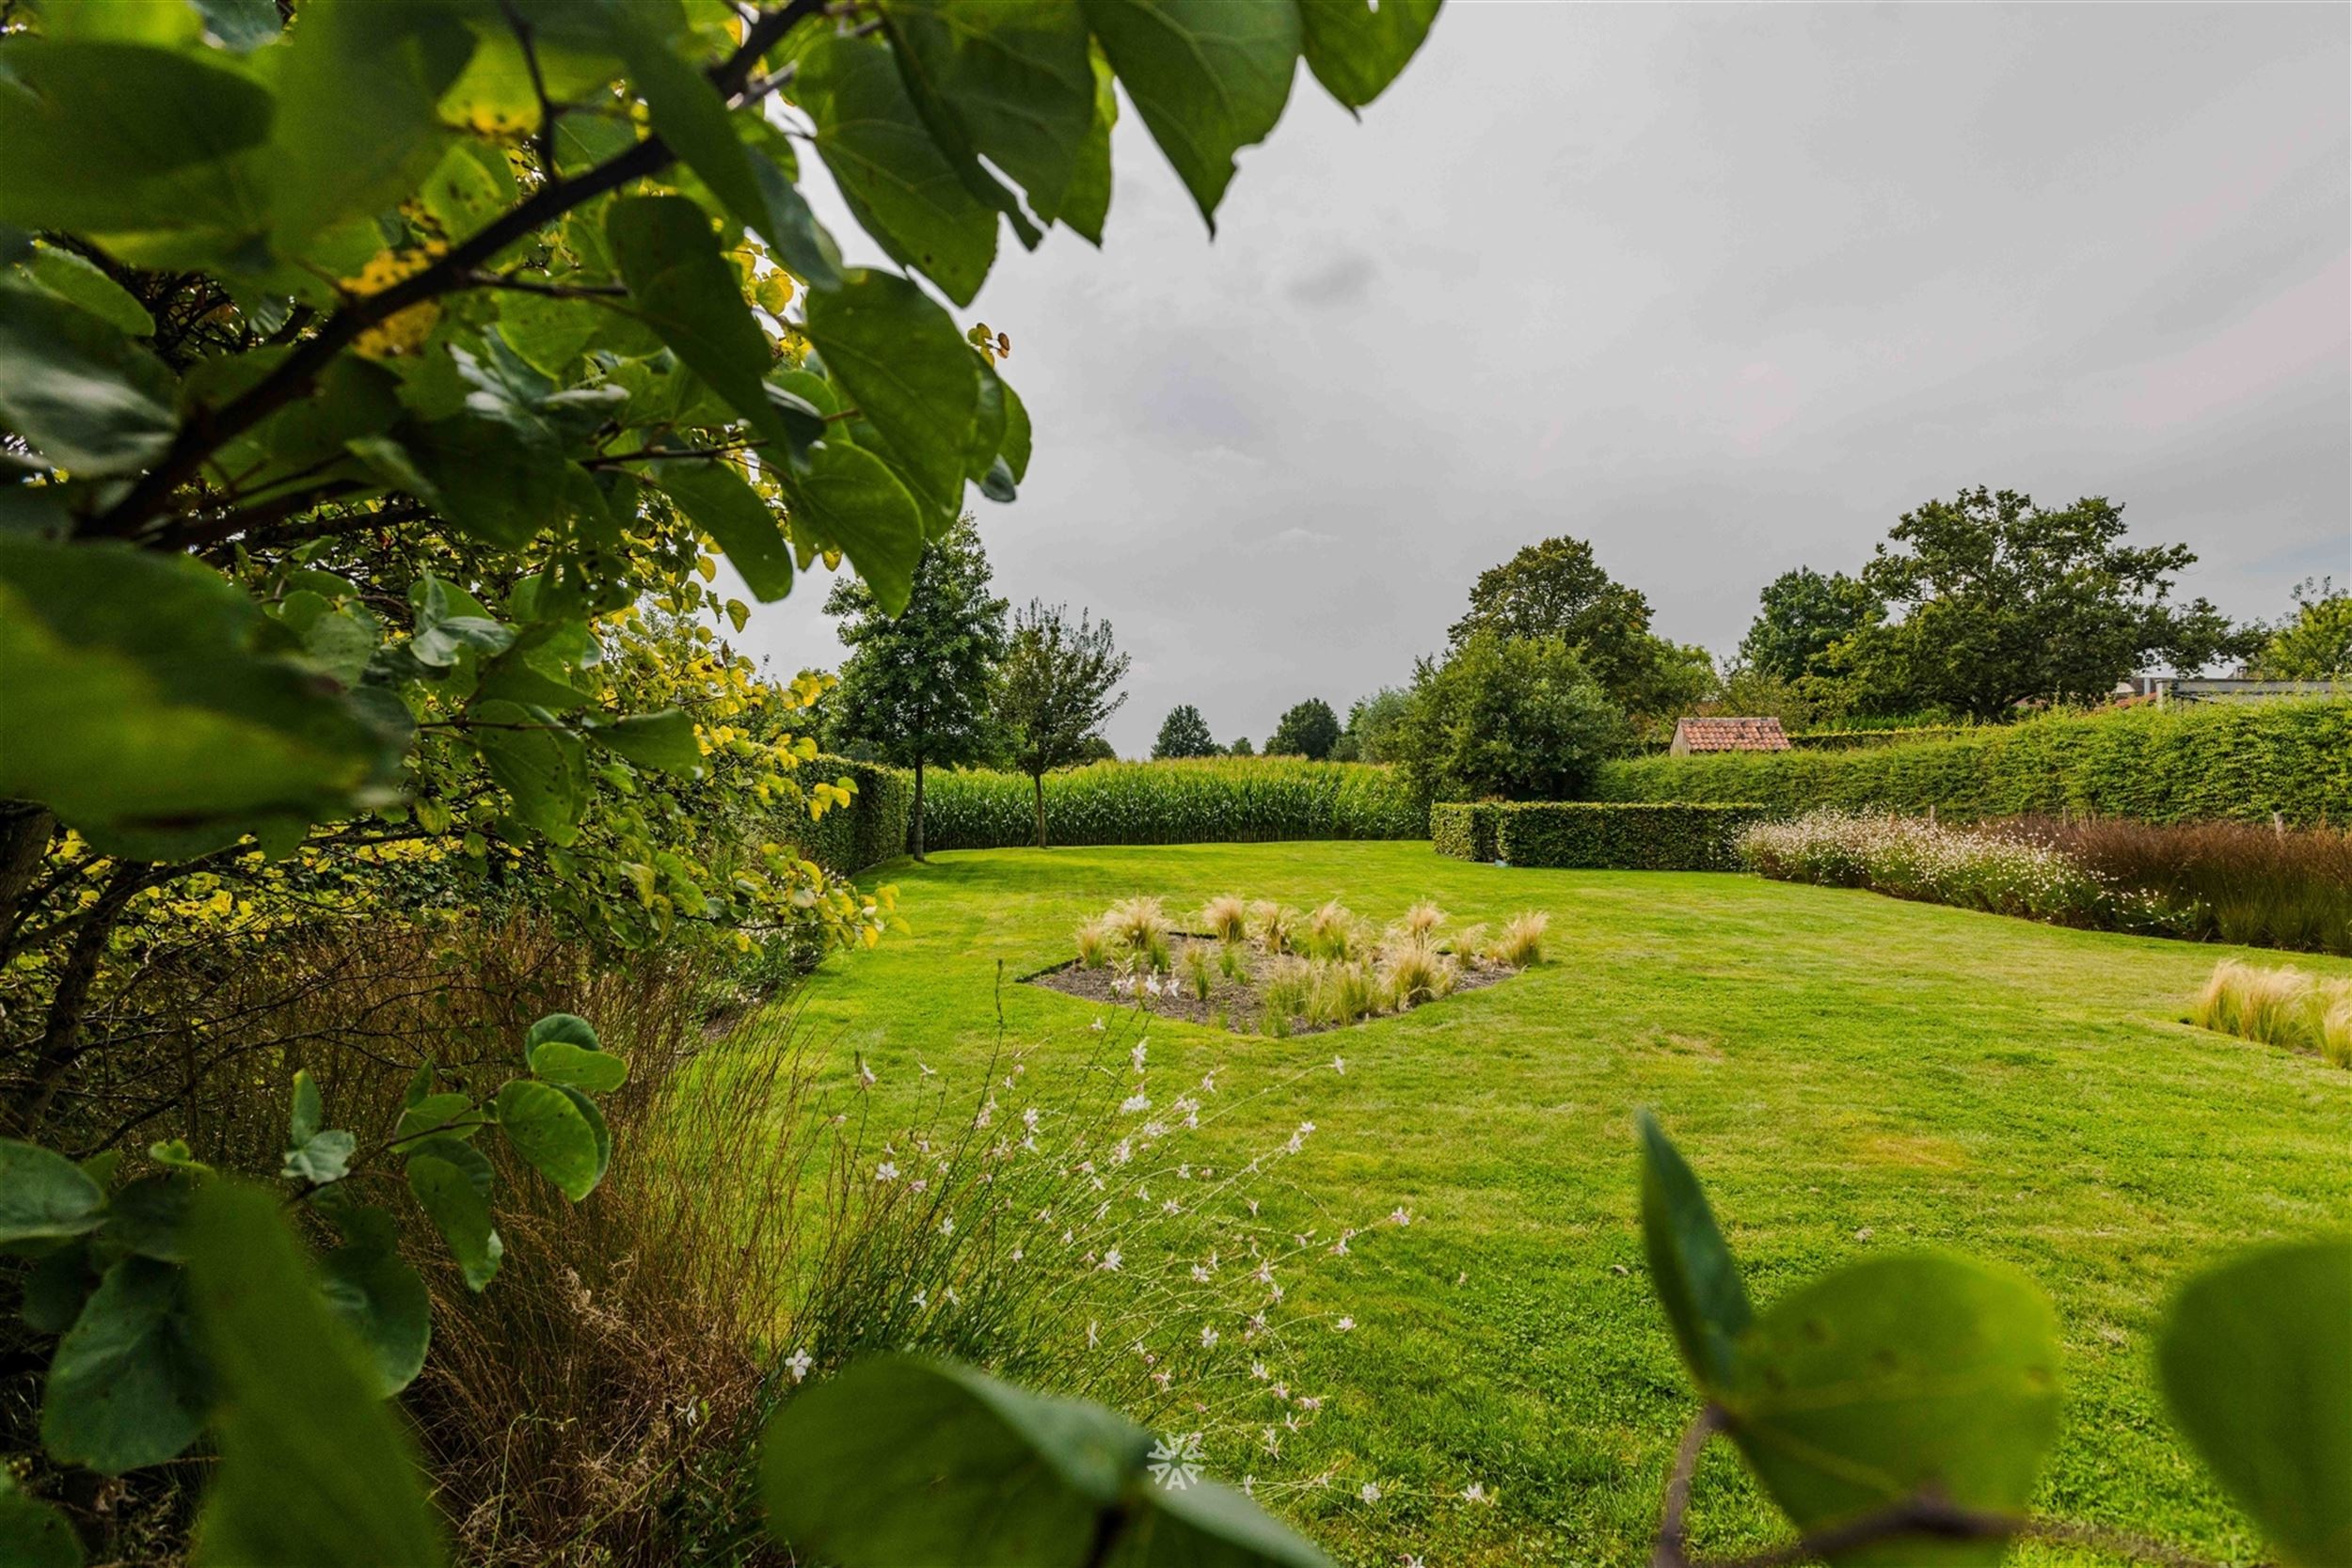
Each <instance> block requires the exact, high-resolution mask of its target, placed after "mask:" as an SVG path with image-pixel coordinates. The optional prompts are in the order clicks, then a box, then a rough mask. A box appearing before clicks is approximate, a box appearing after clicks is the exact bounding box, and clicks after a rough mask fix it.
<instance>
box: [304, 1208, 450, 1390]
mask: <svg viewBox="0 0 2352 1568" xmlns="http://www.w3.org/2000/svg"><path fill="white" fill-rule="evenodd" d="M319 1290H320V1292H321V1293H322V1294H323V1295H324V1296H325V1297H326V1305H327V1306H328V1307H330V1308H332V1309H333V1311H334V1313H335V1316H336V1318H337V1319H338V1320H339V1321H340V1322H341V1323H342V1325H343V1327H344V1328H345V1329H346V1330H348V1331H349V1332H350V1335H351V1338H352V1339H353V1340H354V1341H355V1342H357V1343H358V1346H359V1348H360V1349H361V1350H362V1351H363V1352H364V1353H365V1354H366V1356H367V1362H368V1366H369V1368H370V1369H371V1370H372V1371H373V1375H374V1388H375V1392H376V1393H377V1394H378V1395H379V1396H381V1397H383V1398H387V1399H389V1398H390V1397H391V1396H392V1395H394V1394H397V1393H399V1392H400V1391H401V1390H402V1389H403V1388H405V1387H407V1386H408V1385H409V1384H411V1383H413V1382H415V1381H416V1376H417V1374H418V1373H419V1372H421V1371H422V1370H424V1353H425V1347H426V1346H427V1345H428V1344H430V1343H431V1342H432V1338H433V1302H432V1299H431V1298H430V1297H429V1296H427V1295H426V1294H425V1289H424V1281H423V1280H421V1279H420V1278H418V1277H417V1271H416V1270H414V1269H412V1268H410V1267H409V1266H408V1265H407V1263H405V1261H403V1260H402V1259H401V1256H400V1254H399V1253H398V1252H397V1251H395V1250H394V1249H393V1248H392V1247H390V1246H387V1245H380V1244H371V1243H355V1244H353V1245H350V1246H341V1247H337V1248H336V1249H335V1250H334V1251H332V1252H330V1253H327V1254H326V1256H325V1257H323V1258H321V1259H319Z"/></svg>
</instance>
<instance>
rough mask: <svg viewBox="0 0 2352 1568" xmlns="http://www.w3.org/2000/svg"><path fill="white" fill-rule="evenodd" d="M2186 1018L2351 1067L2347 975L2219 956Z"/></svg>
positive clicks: (2351, 997) (2350, 983) (2351, 987)
mask: <svg viewBox="0 0 2352 1568" xmlns="http://www.w3.org/2000/svg"><path fill="white" fill-rule="evenodd" d="M2188 1017H2189V1022H2191V1023H2194V1024H2196V1025H2197V1026H2198V1027H2200V1028H2202V1029H2213V1030H2217V1031H2219V1032H2220V1033H2222V1034H2225V1035H2237V1036H2240V1037H2244V1038H2246V1039H2249V1040H2261V1041H2264V1042H2265V1043H2266V1044H2270V1045H2283V1046H2286V1047H2288V1048H2290V1049H2292V1050H2296V1051H2308V1052H2311V1053H2312V1054H2314V1055H2316V1056H2319V1057H2322V1058H2324V1059H2325V1060H2327V1061H2328V1062H2329V1063H2331V1064H2333V1065H2334V1066H2336V1067H2340V1068H2352V979H2329V978H2326V977H2323V976H2320V975H2316V974H2306V973H2305V972H2304V971H2302V970H2299V969H2294V968H2280V969H2265V968H2263V967H2260V966H2258V965H2255V964H2249V963H2245V962H2242V961H2241V960H2239V959H2236V958H2224V959H2222V960H2221V962H2220V963H2218V964H2217V965H2215V966H2214V971H2213V974H2212V977H2211V978H2209V979H2207V980H2206V982H2205V988H2204V990H2201V991H2199V992H2198V993H2197V999H2196V1001H2195V1002H2193V1003H2192V1004H2190V1006H2189V1015H2188Z"/></svg>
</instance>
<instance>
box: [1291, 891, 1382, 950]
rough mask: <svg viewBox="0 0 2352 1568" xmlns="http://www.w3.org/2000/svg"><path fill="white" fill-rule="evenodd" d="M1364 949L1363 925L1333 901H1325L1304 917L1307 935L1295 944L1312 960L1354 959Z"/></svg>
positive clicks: (1334, 899)
mask: <svg viewBox="0 0 2352 1568" xmlns="http://www.w3.org/2000/svg"><path fill="white" fill-rule="evenodd" d="M1365 945H1366V938H1365V932H1364V925H1363V922H1362V921H1360V920H1358V919H1357V918H1356V917H1355V916H1354V915H1353V914H1351V913H1349V912H1348V909H1347V906H1346V905H1344V904H1343V903H1341V902H1340V901H1339V900H1338V899H1336V898H1333V899H1329V900H1327V901H1326V902H1325V903H1323V904H1321V905H1320V906H1318V907H1317V908H1316V910H1315V911H1314V913H1312V914H1311V915H1309V916H1308V917H1307V928H1306V931H1305V933H1304V935H1303V936H1301V937H1300V939H1299V942H1298V946H1299V948H1300V949H1301V950H1302V951H1304V952H1305V953H1306V955H1307V956H1308V957H1309V958H1353V957H1355V956H1356V955H1358V954H1359V953H1360V952H1362V950H1363V949H1364V947H1365Z"/></svg>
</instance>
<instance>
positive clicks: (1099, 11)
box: [1085, 0, 1302, 232]
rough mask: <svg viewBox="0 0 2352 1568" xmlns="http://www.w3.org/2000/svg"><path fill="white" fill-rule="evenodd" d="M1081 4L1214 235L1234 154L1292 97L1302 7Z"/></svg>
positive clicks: (1223, 2)
mask: <svg viewBox="0 0 2352 1568" xmlns="http://www.w3.org/2000/svg"><path fill="white" fill-rule="evenodd" d="M1085 4H1086V14H1087V22H1088V24H1089V25H1090V26H1092V27H1093V29H1094V36H1095V37H1096V38H1097V39H1099V40H1102V44H1103V53H1104V55H1107V56H1109V58H1110V62H1111V68H1112V69H1113V70H1114V71H1117V72H1118V73H1119V79H1120V81H1121V82H1122V83H1124V84H1126V87H1127V96H1128V97H1129V98H1130V99H1132V100H1133V101H1134V102H1135V105H1136V113H1137V114H1139V115H1141V116H1142V117H1143V123H1144V124H1145V125H1147V126H1149V127H1150V128H1151V132H1152V140H1154V141H1156V142H1158V143H1159V144H1160V150H1161V151H1162V152H1165V153H1166V154H1168V162H1169V163H1170V164H1172V165H1174V166H1175V168H1176V173H1177V177H1178V178H1180V179H1181V180H1183V181H1184V188H1185V189H1186V190H1189V191H1190V192H1192V198H1193V200H1194V201H1195V202H1196V203H1198V204H1199V205H1200V215H1201V216H1202V217H1204V218H1206V219H1208V220H1209V228H1210V230H1211V231H1212V232H1214V231H1215V230H1216V206H1217V203H1218V202H1219V201H1221V200H1223V199H1224V198H1225V187H1226V185H1227V183H1228V182H1231V181H1232V178H1233V154H1234V153H1235V152H1237V151H1239V150H1241V149H1242V148H1245V147H1248V146H1251V145H1252V144H1254V143H1257V142H1260V141H1263V140H1264V139H1265V135H1266V133H1267V132H1269V131H1271V130H1273V129H1274V122H1275V121H1276V120H1278V119H1281V118H1282V105H1283V104H1285V103H1288V102H1289V101H1290V94H1291V78H1292V77H1293V76H1294V75H1295V74H1296V73H1297V68H1298V52H1299V49H1300V46H1301V41H1302V40H1301V32H1300V27H1299V23H1298V8H1297V7H1296V6H1295V5H1294V4H1290V3H1288V0H1282V3H1278V4H1269V5H1248V6H1237V5H1234V4H1232V0H1085Z"/></svg>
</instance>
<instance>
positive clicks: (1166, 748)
mask: <svg viewBox="0 0 2352 1568" xmlns="http://www.w3.org/2000/svg"><path fill="white" fill-rule="evenodd" d="M1220 750H1221V748H1220V747H1218V745H1217V743H1216V736H1213V735H1211V734H1210V733H1209V721H1207V720H1205V719H1203V718H1201V717H1200V709H1199V708H1197V707H1195V706H1193V705H1191V704H1190V703H1179V704H1177V705H1175V706H1174V707H1172V708H1170V709H1168V717H1167V718H1166V719H1163V720H1161V721H1160V736H1159V738H1158V739H1157V740H1154V741H1153V742H1152V757H1153V759H1154V760H1161V759H1165V758H1168V757H1213V756H1216V754H1217V752H1219V751H1220Z"/></svg>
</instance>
